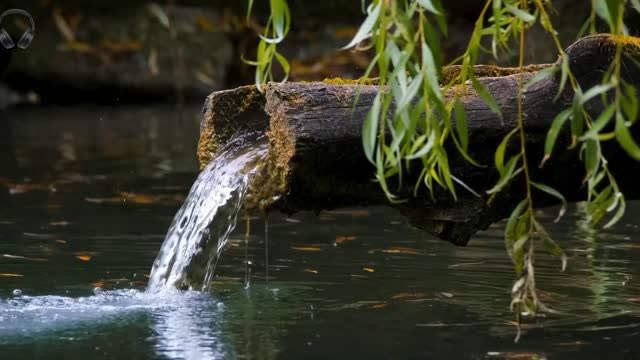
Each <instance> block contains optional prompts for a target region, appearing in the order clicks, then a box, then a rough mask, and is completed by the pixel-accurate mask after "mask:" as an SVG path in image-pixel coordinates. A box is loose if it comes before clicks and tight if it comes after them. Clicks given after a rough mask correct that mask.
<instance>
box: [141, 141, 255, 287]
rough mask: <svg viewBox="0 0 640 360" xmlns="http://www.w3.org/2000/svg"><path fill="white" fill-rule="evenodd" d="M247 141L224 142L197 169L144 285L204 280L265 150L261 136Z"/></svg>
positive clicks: (201, 284)
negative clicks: (234, 143) (196, 176)
mask: <svg viewBox="0 0 640 360" xmlns="http://www.w3.org/2000/svg"><path fill="white" fill-rule="evenodd" d="M247 143H248V144H246V145H240V146H232V147H228V148H226V149H225V150H223V151H222V152H221V153H220V154H219V155H218V156H216V157H215V158H214V159H213V160H212V161H211V162H210V163H209V165H207V167H206V168H205V169H204V170H203V171H202V172H201V173H200V175H199V176H198V179H196V181H195V183H194V184H193V186H192V187H191V191H189V195H188V196H187V198H186V200H185V202H184V204H183V205H182V207H181V208H180V210H179V211H178V213H177V214H176V215H175V217H174V218H173V222H172V223H171V226H170V227H169V231H168V232H167V235H166V237H165V240H164V243H163V244H162V248H161V249H160V252H159V253H158V257H157V258H156V260H155V261H154V263H153V269H152V270H151V276H150V279H149V286H148V290H147V291H149V292H159V291H162V290H163V289H175V288H179V289H194V290H202V289H205V288H206V287H207V286H208V284H209V281H210V280H211V276H212V275H213V271H214V269H215V266H216V262H217V261H218V258H219V256H220V254H221V252H222V250H223V249H224V246H225V244H226V243H227V239H228V238H229V234H230V233H231V231H232V230H233V229H234V227H235V226H236V218H237V216H238V212H239V211H240V208H241V206H242V201H243V199H244V196H245V194H246V192H247V190H248V188H249V184H250V181H251V178H252V176H254V175H256V174H257V173H258V172H259V170H260V169H261V168H262V166H263V165H264V162H265V161H264V160H265V158H266V155H267V143H266V141H264V140H261V141H258V142H247Z"/></svg>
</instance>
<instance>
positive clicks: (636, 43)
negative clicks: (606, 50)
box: [609, 35, 640, 58]
mask: <svg viewBox="0 0 640 360" xmlns="http://www.w3.org/2000/svg"><path fill="white" fill-rule="evenodd" d="M609 39H611V41H613V42H614V43H615V44H616V45H618V44H620V45H622V50H623V51H624V52H625V53H626V54H629V55H631V56H633V57H635V58H638V57H640V38H637V37H635V36H626V35H609Z"/></svg>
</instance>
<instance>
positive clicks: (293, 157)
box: [198, 35, 640, 245]
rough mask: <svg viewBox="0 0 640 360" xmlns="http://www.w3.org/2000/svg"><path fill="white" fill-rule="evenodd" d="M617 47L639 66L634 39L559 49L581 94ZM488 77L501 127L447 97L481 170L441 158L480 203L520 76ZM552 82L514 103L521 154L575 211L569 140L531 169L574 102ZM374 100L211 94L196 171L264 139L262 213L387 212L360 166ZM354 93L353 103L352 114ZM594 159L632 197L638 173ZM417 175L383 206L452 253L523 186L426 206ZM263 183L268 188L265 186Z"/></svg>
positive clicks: (612, 150) (628, 162)
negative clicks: (221, 150)
mask: <svg viewBox="0 0 640 360" xmlns="http://www.w3.org/2000/svg"><path fill="white" fill-rule="evenodd" d="M620 42H621V44H623V46H624V49H625V53H626V55H630V56H631V57H633V58H635V59H636V60H637V59H638V58H640V56H638V52H640V46H639V45H638V44H639V43H638V40H637V39H635V38H619V37H618V38H616V37H613V36H608V35H597V36H590V37H586V38H583V39H581V40H579V41H578V42H576V43H575V44H573V45H572V46H570V47H569V48H568V49H567V54H568V55H569V58H570V67H571V69H572V71H573V73H574V74H575V75H576V78H577V80H578V82H579V83H580V85H581V86H582V88H584V89H586V88H589V87H591V86H593V85H596V84H598V83H599V82H600V81H601V79H602V76H603V74H604V72H606V71H607V69H608V67H609V64H610V63H611V61H612V59H613V56H614V53H615V48H616V45H617V44H618V43H620ZM623 61H624V64H623V67H622V68H623V69H624V70H623V71H624V74H623V77H624V78H625V79H626V81H628V82H629V83H631V84H634V85H635V86H640V69H639V68H638V66H637V65H636V64H635V63H634V62H633V61H632V60H631V59H629V57H627V56H625V57H624V60H623ZM542 67H544V66H533V67H529V68H528V69H529V72H527V73H524V74H522V76H523V78H524V81H527V80H529V79H530V78H531V77H533V76H534V75H535V73H536V71H538V70H539V69H540V68H542ZM487 69H488V68H487V67H486V66H485V67H479V68H478V69H477V70H478V73H479V74H480V75H483V74H487V75H489V76H487V77H482V78H481V79H480V81H481V82H482V83H483V84H484V85H485V86H486V87H487V89H488V90H489V91H490V92H491V93H492V94H493V96H494V98H495V99H496V101H497V103H498V105H499V106H500V108H501V110H502V118H499V117H498V116H497V115H496V114H495V113H494V112H493V111H491V110H490V109H489V107H488V106H487V105H486V104H485V103H484V101H482V99H480V98H479V97H478V95H477V94H476V93H475V92H474V91H473V90H472V89H470V87H469V88H467V89H466V91H465V93H463V94H460V92H459V91H457V94H456V95H457V96H459V97H460V99H461V101H462V103H463V106H464V108H465V111H466V113H467V119H468V127H469V153H470V155H471V157H473V158H474V159H475V160H476V161H478V162H479V163H480V164H485V165H488V166H484V167H476V166H472V165H470V164H469V163H467V162H466V161H465V160H464V159H462V157H461V156H459V155H457V152H456V150H455V149H454V148H452V149H451V151H450V152H449V154H450V165H451V169H452V173H453V174H454V175H455V176H456V177H457V178H459V179H461V180H462V181H464V182H465V183H466V184H468V185H469V186H470V187H472V188H473V189H475V190H476V191H477V192H479V193H481V194H484V193H485V192H486V190H487V189H489V188H490V187H491V186H493V184H494V183H495V181H496V180H497V178H498V176H497V171H496V170H495V169H494V168H493V166H492V164H493V157H494V151H495V149H496V147H497V145H498V144H499V143H500V141H501V140H502V139H503V137H504V136H505V134H507V133H508V132H509V131H510V130H511V129H513V128H514V127H515V125H516V122H517V117H518V112H517V101H516V96H517V94H518V88H519V78H520V76H521V75H520V74H518V73H516V74H513V69H506V70H504V71H502V72H501V71H500V69H496V68H493V69H491V71H487ZM447 71H455V69H450V70H447ZM559 76H560V75H559V73H557V76H552V77H548V78H546V79H545V80H543V81H540V82H538V83H536V84H535V85H533V86H531V87H529V88H528V89H527V91H526V92H525V94H524V96H523V102H524V107H523V108H524V113H523V116H524V121H525V126H526V133H527V152H528V155H529V158H530V159H529V160H530V162H531V165H530V166H531V168H532V170H533V174H532V176H533V178H534V179H535V180H536V181H538V182H543V183H545V184H548V185H550V186H553V187H555V188H556V189H558V190H560V191H561V192H562V193H563V194H565V196H566V197H567V198H568V199H569V200H572V201H578V200H582V199H584V198H585V197H586V189H585V186H584V185H583V178H584V176H585V172H584V168H583V165H582V163H581V162H580V161H579V158H578V156H579V154H578V150H576V149H573V150H568V146H569V144H570V134H569V132H568V130H567V131H565V132H564V133H562V134H561V136H560V137H559V139H558V142H557V144H556V151H555V153H554V155H553V157H552V158H551V159H550V160H549V161H548V162H547V163H546V165H545V166H544V168H541V169H540V168H538V167H537V166H536V162H538V161H540V160H541V158H542V154H543V144H544V139H545V137H546V134H547V131H548V129H549V125H550V123H551V121H552V119H553V118H554V117H555V115H556V114H558V113H559V112H560V111H561V110H563V109H565V108H567V107H568V106H570V104H571V101H572V98H573V92H572V90H571V89H569V86H567V89H565V90H564V91H563V93H562V94H560V96H559V97H558V98H557V99H555V98H556V95H557V94H558V90H559V82H560V77H559ZM334 83H335V81H334ZM377 91H378V87H377V86H373V85H367V86H358V85H353V84H348V83H346V84H344V85H340V84H327V83H285V84H280V83H277V84H276V83H272V84H269V85H268V86H267V88H266V91H265V93H264V94H261V93H259V92H258V91H257V90H256V89H255V88H254V87H252V86H248V87H242V88H238V89H234V90H228V91H221V92H215V93H213V94H211V95H210V96H209V97H208V98H207V101H206V104H205V108H204V118H203V120H202V124H201V138H200V144H199V153H198V155H199V159H200V162H201V165H203V166H204V165H205V164H206V163H207V162H208V161H209V160H210V158H211V156H212V154H214V153H215V151H216V150H217V149H218V147H219V146H221V145H222V144H225V143H227V142H229V141H230V140H231V139H233V138H235V137H237V136H239V135H241V134H245V133H253V132H260V133H265V134H266V135H267V136H268V137H269V141H270V144H271V150H272V151H271V158H270V161H269V163H270V168H269V174H270V175H271V176H265V177H264V179H266V180H264V181H263V182H264V184H259V185H258V186H257V187H256V188H259V189H269V190H268V191H267V192H268V194H258V195H257V196H259V197H263V198H265V199H266V198H269V199H270V198H271V197H273V196H274V195H278V196H279V197H278V199H277V200H276V201H275V202H272V203H269V205H268V206H267V207H268V208H274V209H279V210H281V211H283V212H288V213H292V212H296V211H300V210H322V209H329V208H336V207H344V206H354V205H375V204H389V201H388V200H387V198H386V197H385V195H384V194H383V192H382V190H381V189H380V187H379V185H378V184H377V183H375V182H373V181H372V179H373V172H374V168H373V166H372V165H371V164H370V163H369V162H368V161H367V160H366V158H365V157H364V155H363V151H362V145H361V144H362V142H361V126H362V122H363V119H364V118H365V115H366V113H367V112H368V110H369V108H370V107H371V104H372V101H373V99H374V97H375V94H376V92H377ZM454 91H455V90H454ZM358 92H360V95H359V96H358V97H357V98H358V103H357V104H355V106H354V101H355V99H356V94H357V93H358ZM449 96H453V94H449ZM554 99H555V100H554ZM586 108H587V111H589V112H591V113H593V114H597V113H598V112H599V111H601V108H602V106H601V102H600V101H592V102H590V103H588V104H587V105H586ZM634 132H637V131H636V129H634ZM512 145H513V146H514V148H513V149H511V150H512V151H514V150H515V149H516V148H517V147H516V145H517V144H515V142H514V144H512ZM603 151H604V153H605V155H606V156H607V159H608V160H609V166H610V168H612V170H613V171H614V173H618V174H621V176H619V178H618V181H619V184H620V186H621V188H622V190H623V191H625V193H626V196H627V198H637V197H639V196H640V188H639V187H638V186H637V185H636V184H635V181H636V180H635V179H634V178H633V177H632V176H628V174H630V173H632V172H633V173H637V171H640V163H638V162H636V161H634V160H633V159H631V158H630V157H629V156H628V155H627V154H626V153H625V152H624V151H623V150H621V149H620V147H619V146H618V144H617V143H616V142H615V141H608V142H605V143H604V145H603ZM416 165H418V166H415V167H412V168H410V169H409V171H410V172H409V175H408V176H405V181H404V184H403V186H398V189H397V193H398V194H399V195H400V197H401V198H402V199H404V200H406V201H404V202H402V203H399V204H391V206H393V207H396V208H398V209H399V210H400V211H401V212H402V213H403V214H405V215H406V216H407V217H408V218H409V220H410V221H411V223H412V224H413V225H414V226H416V227H418V228H422V229H424V230H426V231H428V232H430V233H432V234H434V235H436V236H438V237H440V238H442V239H444V240H447V241H450V242H453V243H455V244H458V245H465V244H466V243H467V242H468V241H469V238H470V237H471V236H472V235H473V234H474V233H475V232H476V231H478V230H480V229H484V228H486V227H488V226H489V225H490V224H492V223H493V222H496V221H498V220H500V219H503V218H505V217H506V216H508V214H509V213H510V211H511V210H512V209H513V208H514V206H515V205H516V204H517V202H519V201H520V200H521V199H522V197H523V196H524V187H523V184H522V183H521V182H518V181H515V182H513V183H512V184H510V185H509V186H508V187H507V188H506V189H504V190H503V191H502V192H501V193H500V194H499V195H498V196H497V197H496V198H495V199H494V200H493V201H492V202H491V203H490V204H489V203H487V197H486V196H484V197H482V198H478V197H476V196H474V195H472V194H470V193H468V192H466V191H465V190H464V189H462V188H460V189H459V190H458V200H457V201H454V200H453V199H452V197H451V195H450V194H448V193H447V192H446V191H444V190H443V191H440V192H438V191H436V193H435V201H433V200H432V199H431V196H430V195H429V194H428V193H427V192H426V191H423V192H420V193H418V194H417V196H413V194H412V193H411V188H412V187H413V185H414V183H413V180H414V179H415V175H417V174H418V173H419V171H420V170H421V168H420V167H419V164H416ZM412 175H414V179H412V178H411V176H412ZM267 183H269V184H268V185H271V186H264V185H267ZM274 184H275V187H274ZM274 193H276V194H274ZM536 203H537V204H538V205H552V204H554V200H553V199H551V198H549V197H543V196H541V197H540V198H539V199H536Z"/></svg>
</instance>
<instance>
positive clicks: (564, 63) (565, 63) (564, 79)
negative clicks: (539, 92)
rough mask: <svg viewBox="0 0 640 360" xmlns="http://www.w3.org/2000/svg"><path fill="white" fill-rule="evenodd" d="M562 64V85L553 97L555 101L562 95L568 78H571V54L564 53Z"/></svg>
mask: <svg viewBox="0 0 640 360" xmlns="http://www.w3.org/2000/svg"><path fill="white" fill-rule="evenodd" d="M560 64H561V65H560V86H559V87H558V93H557V94H556V96H555V97H554V98H553V101H556V100H558V98H560V95H562V92H563V91H564V87H565V86H566V84H567V79H568V78H569V73H570V72H571V69H570V68H569V56H568V55H567V54H562V62H561V63H560Z"/></svg>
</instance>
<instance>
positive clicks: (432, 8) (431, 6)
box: [418, 0, 441, 15]
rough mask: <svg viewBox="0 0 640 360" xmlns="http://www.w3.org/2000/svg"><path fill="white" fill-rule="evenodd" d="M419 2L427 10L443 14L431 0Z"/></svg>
mask: <svg viewBox="0 0 640 360" xmlns="http://www.w3.org/2000/svg"><path fill="white" fill-rule="evenodd" d="M418 4H420V5H421V6H422V7H423V8H424V9H425V10H427V11H429V12H431V13H434V14H436V15H440V14H441V13H440V11H438V9H437V8H436V7H435V6H434V4H433V2H432V1H431V0H418Z"/></svg>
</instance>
